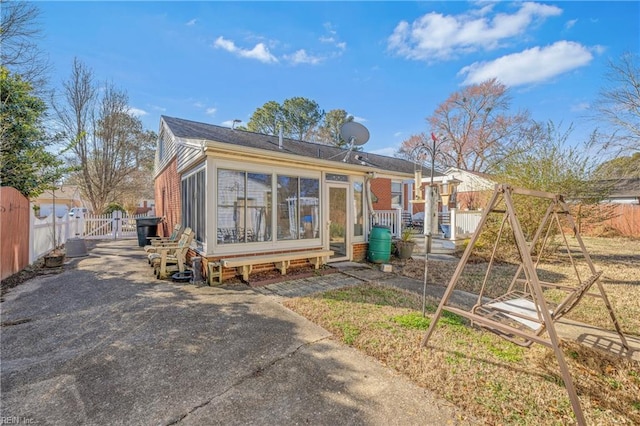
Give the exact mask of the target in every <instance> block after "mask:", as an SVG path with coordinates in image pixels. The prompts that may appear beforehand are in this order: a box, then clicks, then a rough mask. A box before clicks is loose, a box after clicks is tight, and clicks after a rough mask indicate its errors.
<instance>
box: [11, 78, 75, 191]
mask: <svg viewBox="0 0 640 426" xmlns="http://www.w3.org/2000/svg"><path fill="white" fill-rule="evenodd" d="M46 109H47V107H46V104H45V102H44V101H43V100H42V99H40V98H39V97H37V96H35V95H34V94H33V87H32V85H31V84H30V83H28V82H26V81H23V80H22V78H21V77H20V76H19V75H16V74H12V73H11V72H10V71H9V70H8V69H7V68H5V67H1V68H0V139H1V140H2V144H1V149H0V162H1V164H0V183H2V185H3V186H12V187H14V188H16V189H17V190H18V191H20V192H21V193H22V194H23V195H24V196H25V197H29V198H32V197H37V196H38V195H40V194H42V193H43V192H44V191H45V190H47V189H51V188H52V187H53V185H54V184H55V182H58V181H59V180H60V179H61V178H62V176H63V175H64V174H65V173H66V172H67V171H68V168H66V167H65V166H64V160H63V159H61V158H60V157H59V156H58V155H56V154H54V153H52V152H50V151H48V150H47V149H48V148H51V146H52V145H53V144H54V143H55V142H56V141H55V139H54V138H52V137H51V136H49V135H48V134H47V132H46V131H45V128H44V124H43V121H44V120H45V118H46V115H45V113H46Z"/></svg>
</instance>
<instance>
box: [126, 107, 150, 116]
mask: <svg viewBox="0 0 640 426" xmlns="http://www.w3.org/2000/svg"><path fill="white" fill-rule="evenodd" d="M129 114H131V115H134V116H136V117H144V116H145V115H148V114H149V113H148V112H147V111H145V110H143V109H140V108H134V107H129Z"/></svg>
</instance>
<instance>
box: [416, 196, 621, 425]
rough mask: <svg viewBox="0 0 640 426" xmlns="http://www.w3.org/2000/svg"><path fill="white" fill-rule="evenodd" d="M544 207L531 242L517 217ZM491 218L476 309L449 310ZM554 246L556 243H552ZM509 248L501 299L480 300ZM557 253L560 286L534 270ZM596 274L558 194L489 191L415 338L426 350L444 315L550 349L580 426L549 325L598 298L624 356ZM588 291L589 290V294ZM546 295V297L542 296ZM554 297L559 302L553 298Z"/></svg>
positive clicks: (576, 404)
mask: <svg viewBox="0 0 640 426" xmlns="http://www.w3.org/2000/svg"><path fill="white" fill-rule="evenodd" d="M545 206H546V211H545V213H544V215H543V216H542V219H541V220H540V222H539V223H538V226H537V228H536V230H535V232H531V235H530V238H529V239H527V237H526V236H525V232H524V230H523V227H522V224H521V221H520V220H519V215H524V214H527V213H530V212H531V211H532V210H535V209H539V211H542V210H543V209H544V208H545ZM527 210H529V212H527ZM495 215H498V216H495ZM500 215H501V217H500ZM493 220H496V222H494V223H496V224H497V223H499V230H498V231H497V233H495V241H493V249H492V252H491V257H490V259H489V262H488V264H487V270H486V272H485V275H484V279H483V282H482V287H481V290H480V294H479V295H478V299H477V302H476V304H475V305H474V306H473V307H472V308H471V310H465V309H461V308H459V307H456V306H452V305H449V304H448V303H449V298H450V297H451V295H452V293H453V291H454V290H455V287H456V285H457V284H458V282H459V280H460V278H461V276H462V275H463V271H464V268H465V266H466V265H467V263H468V261H469V259H470V256H471V252H472V250H473V248H474V247H475V245H476V244H477V242H478V239H479V237H480V235H481V234H483V232H485V231H487V229H488V228H489V226H488V225H489V223H490V221H493ZM567 230H568V231H570V232H572V233H573V237H574V238H575V242H576V243H577V248H576V247H575V245H574V246H573V247H572V246H571V245H570V243H569V239H568V237H567V233H566V232H567ZM487 235H488V234H487ZM557 240H559V241H560V242H559V244H558V243H557ZM508 246H510V247H512V248H515V249H516V252H517V254H518V258H519V263H518V265H517V270H516V272H515V275H514V276H513V279H512V280H511V283H510V284H509V286H508V288H507V290H506V291H504V290H502V291H501V293H502V294H499V295H497V297H489V296H487V295H485V294H486V293H492V291H491V290H494V289H492V288H491V287H492V284H491V282H492V281H491V279H492V271H493V269H494V266H495V265H496V253H498V252H499V250H501V249H504V248H505V247H508ZM558 253H562V254H563V255H564V254H566V256H564V257H565V259H566V260H565V262H566V263H567V264H569V265H570V266H571V271H572V273H571V277H570V278H571V279H570V281H571V282H570V283H567V281H566V280H563V281H562V283H559V282H557V283H553V282H549V281H543V280H541V279H540V275H543V274H541V273H540V272H542V270H541V268H540V261H541V260H542V258H543V257H544V256H545V255H548V254H551V255H552V254H558ZM601 274H602V271H596V269H595V267H594V265H593V262H592V261H591V257H590V256H589V253H588V252H587V250H586V248H585V245H584V243H583V241H582V238H581V237H580V234H579V233H578V229H577V227H576V224H575V221H574V220H573V217H572V216H571V213H570V211H569V208H568V206H567V204H566V203H565V202H564V200H563V198H562V196H561V195H557V194H552V193H548V192H541V191H532V190H527V189H519V188H513V187H511V186H509V185H496V187H495V190H494V193H493V195H492V197H491V198H490V200H489V202H488V204H487V207H486V209H485V210H484V212H483V215H482V217H481V219H480V223H479V224H478V228H477V230H476V232H475V233H474V235H473V237H472V238H471V241H470V242H469V245H468V246H467V248H466V250H465V252H464V254H463V256H462V258H461V259H460V262H459V263H458V266H457V268H456V270H455V272H454V274H453V277H452V278H451V281H450V282H449V285H448V286H447V289H446V291H445V293H444V295H443V297H442V300H441V301H440V304H439V305H438V308H437V310H436V312H435V314H434V317H433V319H432V321H431V324H430V326H429V329H428V330H427V333H426V335H425V336H424V338H423V340H422V346H423V347H424V346H426V345H427V342H428V341H429V338H430V336H431V335H432V333H433V332H434V330H435V327H436V324H437V322H438V320H439V319H440V317H441V315H442V311H443V310H446V311H448V312H451V313H454V314H457V315H460V316H462V317H465V318H467V319H469V320H470V321H471V323H472V324H475V325H478V326H480V327H482V328H484V329H487V330H489V331H491V332H493V333H496V334H498V335H499V336H501V337H503V338H505V339H507V340H509V341H511V342H513V343H515V344H517V345H520V346H524V347H529V346H531V344H532V343H534V342H535V343H538V344H541V345H544V346H547V347H549V348H551V349H553V350H554V353H555V356H556V359H557V361H558V365H559V367H560V371H561V374H562V379H563V380H564V384H565V387H566V389H567V393H568V394H569V399H570V401H571V405H572V408H573V411H574V413H575V415H576V420H577V422H578V424H579V425H584V424H586V421H585V418H584V414H583V412H582V408H581V406H580V401H579V399H578V396H577V393H576V389H575V387H574V385H573V381H572V379H571V375H570V373H569V369H568V367H567V363H566V361H565V359H564V355H563V353H562V350H561V348H560V339H559V337H558V333H557V331H556V328H555V323H556V322H557V321H558V320H559V319H560V318H562V317H564V316H565V315H567V314H568V313H569V312H570V311H571V310H572V309H573V308H575V307H576V305H578V304H579V303H580V301H581V300H582V299H583V297H585V296H590V297H596V298H600V299H601V300H602V301H603V302H604V305H605V306H606V309H607V311H608V312H609V316H610V317H611V320H612V321H613V325H614V328H615V330H616V332H617V333H618V335H619V336H620V341H621V343H622V346H623V347H624V348H625V349H626V350H627V351H629V345H628V344H627V340H626V339H625V336H624V334H623V333H622V330H621V328H620V325H619V323H618V320H617V318H616V316H615V313H614V311H613V308H612V306H611V303H610V302H609V299H608V298H607V295H606V293H605V291H604V288H603V286H602V284H601V283H600V281H599V280H598V279H599V278H600V276H601ZM594 285H595V287H596V288H595V290H594V291H592V288H593V287H594ZM551 289H553V290H556V291H559V292H560V293H561V294H562V297H560V298H559V299H560V301H559V302H558V301H555V302H554V301H552V300H549V297H548V296H549V293H548V290H551ZM545 292H547V294H546V295H545ZM493 293H495V291H494V292H493ZM492 296H495V294H492ZM545 296H547V297H545ZM554 299H558V297H556V298H554Z"/></svg>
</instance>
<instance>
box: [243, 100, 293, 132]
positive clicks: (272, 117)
mask: <svg viewBox="0 0 640 426" xmlns="http://www.w3.org/2000/svg"><path fill="white" fill-rule="evenodd" d="M283 124H284V117H283V110H282V106H281V105H280V104H279V103H278V102H276V101H269V102H267V103H265V104H264V105H262V106H261V107H260V108H258V109H256V110H255V111H254V112H253V114H251V118H250V119H249V122H248V123H247V130H249V131H251V132H256V133H263V134H265V135H277V134H278V132H279V131H280V127H281V126H283ZM283 130H284V129H283ZM286 133H288V132H286Z"/></svg>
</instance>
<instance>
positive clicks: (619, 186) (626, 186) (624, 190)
mask: <svg viewBox="0 0 640 426" xmlns="http://www.w3.org/2000/svg"><path fill="white" fill-rule="evenodd" d="M601 185H603V186H605V188H608V189H609V191H608V193H607V198H638V197H640V178H626V179H611V180H605V181H601Z"/></svg>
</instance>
